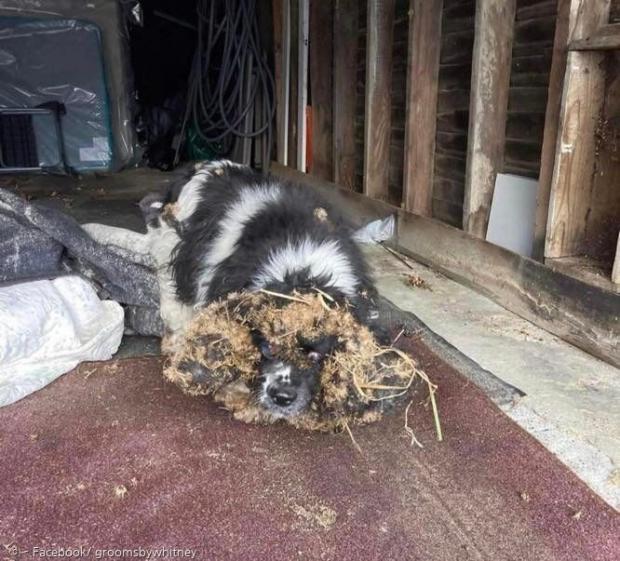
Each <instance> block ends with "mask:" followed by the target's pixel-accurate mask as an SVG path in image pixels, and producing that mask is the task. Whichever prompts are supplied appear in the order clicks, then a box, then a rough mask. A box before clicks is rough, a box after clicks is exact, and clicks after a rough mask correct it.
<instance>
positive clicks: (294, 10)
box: [286, 0, 299, 167]
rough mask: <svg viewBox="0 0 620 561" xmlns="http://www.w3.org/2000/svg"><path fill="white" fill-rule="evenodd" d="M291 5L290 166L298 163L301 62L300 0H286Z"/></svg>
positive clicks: (288, 147)
mask: <svg viewBox="0 0 620 561" xmlns="http://www.w3.org/2000/svg"><path fill="white" fill-rule="evenodd" d="M286 1H287V2H288V5H289V44H290V51H289V65H288V68H289V95H288V100H289V101H288V142H287V151H288V154H287V161H288V165H289V166H292V167H294V166H296V165H297V142H298V140H299V135H298V130H297V89H298V88H297V86H298V79H297V75H298V62H299V56H298V53H299V40H298V38H299V0H286Z"/></svg>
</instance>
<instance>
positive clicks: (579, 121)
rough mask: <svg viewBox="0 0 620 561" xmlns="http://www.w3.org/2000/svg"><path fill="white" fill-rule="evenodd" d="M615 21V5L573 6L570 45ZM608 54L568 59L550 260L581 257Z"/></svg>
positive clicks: (575, 0)
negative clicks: (611, 14) (610, 19)
mask: <svg viewBox="0 0 620 561" xmlns="http://www.w3.org/2000/svg"><path fill="white" fill-rule="evenodd" d="M608 17H609V0H572V1H571V7H570V22H569V28H571V29H572V33H571V34H570V37H569V40H571V41H574V40H578V39H581V38H583V37H585V36H587V35H589V34H591V33H593V32H594V31H596V30H597V29H598V28H599V27H600V26H601V25H603V24H605V23H607V19H608ZM603 58H604V53H602V52H597V51H588V52H580V51H571V52H569V53H568V59H567V64H566V75H565V78H564V89H563V94H562V106H561V110H560V121H559V131H558V137H559V138H558V140H557V142H556V151H555V164H554V169H553V176H552V180H551V192H550V198H549V214H548V218H547V236H546V244H545V257H546V258H557V257H567V256H571V255H577V254H579V253H580V252H581V251H582V243H583V240H584V237H585V231H586V226H587V221H588V215H589V212H590V211H589V209H590V191H591V187H592V182H593V174H594V162H595V158H596V129H597V126H598V120H599V117H600V115H601V111H602V109H603V102H604V98H605V69H604V67H603V64H602V63H603Z"/></svg>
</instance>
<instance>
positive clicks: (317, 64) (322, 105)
mask: <svg viewBox="0 0 620 561" xmlns="http://www.w3.org/2000/svg"><path fill="white" fill-rule="evenodd" d="M332 34H333V4H332V3H331V2H325V1H324V0H310V94H311V99H312V102H311V104H312V169H310V170H309V171H310V172H311V173H312V174H313V175H316V176H317V177H320V178H322V179H328V180H331V179H332V178H333V169H334V165H333V150H332V144H333V139H332V123H333V116H332V103H333V85H332V66H333V35H332Z"/></svg>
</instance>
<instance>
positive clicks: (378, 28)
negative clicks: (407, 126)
mask: <svg viewBox="0 0 620 561" xmlns="http://www.w3.org/2000/svg"><path fill="white" fill-rule="evenodd" d="M393 28H394V0H368V19H367V40H366V102H365V106H366V109H365V123H364V194H365V195H366V196H368V197H371V198H373V199H387V196H388V175H389V160H390V124H391V115H390V111H391V107H392V93H391V78H392V35H393Z"/></svg>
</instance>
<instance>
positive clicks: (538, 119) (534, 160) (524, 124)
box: [503, 0, 557, 178]
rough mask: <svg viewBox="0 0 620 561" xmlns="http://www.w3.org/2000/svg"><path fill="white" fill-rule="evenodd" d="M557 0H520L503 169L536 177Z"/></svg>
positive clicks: (514, 43)
mask: <svg viewBox="0 0 620 561" xmlns="http://www.w3.org/2000/svg"><path fill="white" fill-rule="evenodd" d="M556 14H557V0H517V15H516V21H515V30H514V41H513V49H512V68H511V75H510V97H509V101H508V119H507V122H506V150H505V154H504V169H503V171H504V173H514V174H516V175H524V176H527V177H533V178H537V177H538V175H539V173H540V154H541V149H542V141H543V131H544V126H545V109H546V107H547V89H548V87H549V72H550V70H551V56H552V54H553V38H554V35H555V22H556Z"/></svg>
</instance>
